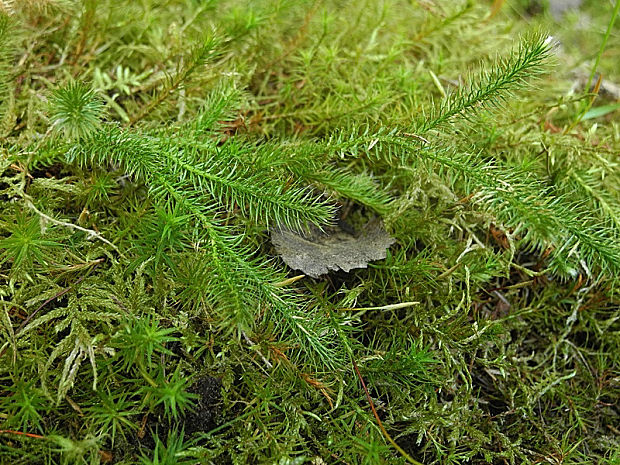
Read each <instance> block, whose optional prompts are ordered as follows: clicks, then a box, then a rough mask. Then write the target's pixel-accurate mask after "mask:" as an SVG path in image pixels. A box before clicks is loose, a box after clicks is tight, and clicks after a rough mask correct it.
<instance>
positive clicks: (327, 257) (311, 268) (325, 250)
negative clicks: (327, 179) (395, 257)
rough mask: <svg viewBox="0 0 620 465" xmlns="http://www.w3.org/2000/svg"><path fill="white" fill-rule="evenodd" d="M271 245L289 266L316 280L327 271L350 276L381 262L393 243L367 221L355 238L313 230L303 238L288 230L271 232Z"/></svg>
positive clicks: (377, 223)
mask: <svg viewBox="0 0 620 465" xmlns="http://www.w3.org/2000/svg"><path fill="white" fill-rule="evenodd" d="M271 242H272V243H273V245H274V246H275V248H276V251H277V252H278V254H279V255H280V256H281V257H282V259H283V260H284V262H285V263H286V264H287V265H288V266H290V267H291V268H293V269H295V270H301V271H303V272H304V273H305V274H306V275H308V276H311V277H313V278H318V277H319V276H321V275H324V274H327V273H328V272H329V271H330V270H331V271H337V270H343V271H345V272H349V271H351V270H352V269H354V268H366V266H367V265H368V263H369V262H371V261H373V260H381V259H384V258H385V256H386V250H387V248H388V247H389V246H390V245H392V244H393V243H394V242H395V239H394V238H393V237H391V236H390V235H389V234H388V233H387V232H386V231H385V229H384V228H383V225H382V224H381V222H380V221H370V222H369V223H368V224H366V225H365V227H364V228H363V230H362V232H361V233H359V234H356V235H353V234H350V233H348V232H345V231H343V230H342V229H341V228H330V229H327V230H326V231H324V232H323V231H320V230H319V229H318V228H314V227H313V228H311V229H310V230H309V231H307V232H304V233H303V234H300V233H298V232H294V231H291V230H288V229H279V230H274V231H272V232H271Z"/></svg>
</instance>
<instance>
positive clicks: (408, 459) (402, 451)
mask: <svg viewBox="0 0 620 465" xmlns="http://www.w3.org/2000/svg"><path fill="white" fill-rule="evenodd" d="M351 361H352V362H353V368H354V369H355V373H356V374H357V377H358V378H359V380H360V383H362V387H363V388H364V393H365V394H366V399H368V403H369V404H370V409H371V410H372V414H373V415H374V417H375V419H376V420H377V424H378V425H379V429H380V430H381V432H382V433H383V436H385V439H387V440H388V441H389V442H390V444H392V445H393V446H394V448H395V449H396V450H397V451H398V452H400V454H401V455H402V456H403V457H405V459H406V460H407V461H408V462H409V463H413V464H414V465H423V464H422V463H421V462H418V461H417V460H416V459H414V458H413V457H411V456H410V455H409V454H408V453H407V452H405V451H404V449H403V448H402V447H400V446H399V445H398V444H396V441H394V439H392V436H390V435H389V433H388V432H387V430H386V429H385V427H384V426H383V422H382V421H381V419H380V418H379V414H378V413H377V409H376V408H375V404H374V402H373V401H372V397H370V393H369V392H368V388H366V383H365V382H364V378H362V374H361V373H360V370H359V368H358V367H357V363H355V359H353V358H351Z"/></svg>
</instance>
